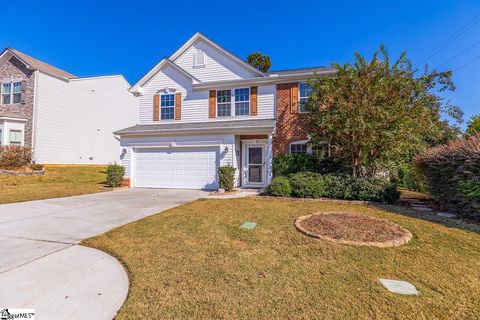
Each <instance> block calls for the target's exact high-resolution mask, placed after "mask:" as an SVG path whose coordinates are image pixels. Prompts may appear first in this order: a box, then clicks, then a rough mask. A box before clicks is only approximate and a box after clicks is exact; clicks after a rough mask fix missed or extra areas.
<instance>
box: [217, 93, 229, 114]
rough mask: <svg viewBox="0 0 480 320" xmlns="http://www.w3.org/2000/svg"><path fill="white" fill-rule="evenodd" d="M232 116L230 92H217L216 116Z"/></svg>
mask: <svg viewBox="0 0 480 320" xmlns="http://www.w3.org/2000/svg"><path fill="white" fill-rule="evenodd" d="M231 115H232V91H231V90H218V91H217V116H218V117H229V116H231Z"/></svg>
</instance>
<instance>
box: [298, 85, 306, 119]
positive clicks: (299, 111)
mask: <svg viewBox="0 0 480 320" xmlns="http://www.w3.org/2000/svg"><path fill="white" fill-rule="evenodd" d="M302 84H306V85H309V84H308V82H305V81H304V82H299V83H298V113H308V111H306V110H305V111H301V110H300V105H301V104H300V101H301V98H305V97H300V92H301V91H300V85H302Z"/></svg>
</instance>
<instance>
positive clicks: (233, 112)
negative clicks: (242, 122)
mask: <svg viewBox="0 0 480 320" xmlns="http://www.w3.org/2000/svg"><path fill="white" fill-rule="evenodd" d="M239 89H247V90H248V100H247V101H237V99H236V97H235V90H239ZM219 91H230V115H227V116H219V115H218V92H219ZM251 94H252V93H251V89H250V87H238V88H233V89H218V90H216V95H215V109H216V112H217V118H227V117H249V116H250V112H251V111H252V110H251V107H252V106H251V105H250V99H251ZM237 102H238V103H245V102H246V103H248V114H241V115H237V114H236V106H237ZM220 104H227V102H225V103H220Z"/></svg>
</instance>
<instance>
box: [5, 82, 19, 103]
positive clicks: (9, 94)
mask: <svg viewBox="0 0 480 320" xmlns="http://www.w3.org/2000/svg"><path fill="white" fill-rule="evenodd" d="M1 91H2V104H12V103H20V102H22V82H21V81H7V82H3V83H2V87H1Z"/></svg>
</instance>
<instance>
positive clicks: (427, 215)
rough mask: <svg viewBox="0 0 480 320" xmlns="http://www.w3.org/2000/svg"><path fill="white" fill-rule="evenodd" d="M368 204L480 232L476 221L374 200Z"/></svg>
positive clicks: (408, 215)
mask: <svg viewBox="0 0 480 320" xmlns="http://www.w3.org/2000/svg"><path fill="white" fill-rule="evenodd" d="M370 204H371V205H372V206H374V207H377V208H380V209H383V210H388V211H390V212H394V213H397V214H401V215H404V216H407V217H412V218H418V219H423V220H427V221H430V222H433V223H438V224H441V225H443V226H446V227H449V228H459V229H463V230H466V231H471V232H475V233H478V234H480V224H478V223H473V222H467V221H465V220H462V219H449V218H442V217H439V216H437V215H436V213H435V212H420V211H416V210H414V209H410V208H408V207H406V206H403V205H389V204H382V203H375V202H371V203H370Z"/></svg>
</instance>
